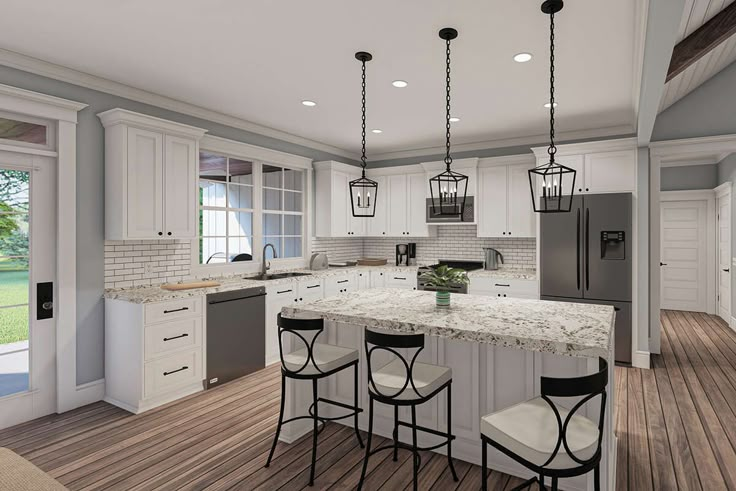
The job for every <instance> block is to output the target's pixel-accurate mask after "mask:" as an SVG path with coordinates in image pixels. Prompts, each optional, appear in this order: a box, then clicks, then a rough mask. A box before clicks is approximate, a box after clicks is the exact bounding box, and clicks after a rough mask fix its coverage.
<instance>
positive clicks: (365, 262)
mask: <svg viewBox="0 0 736 491" xmlns="http://www.w3.org/2000/svg"><path fill="white" fill-rule="evenodd" d="M387 262H388V259H373V258H370V257H361V258H360V259H358V266H385V265H386V263H387Z"/></svg>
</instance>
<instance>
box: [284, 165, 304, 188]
mask: <svg viewBox="0 0 736 491" xmlns="http://www.w3.org/2000/svg"><path fill="white" fill-rule="evenodd" d="M303 176H304V171H302V170H293V169H284V189H292V190H294V191H301V190H302V181H303V179H304V177H303Z"/></svg>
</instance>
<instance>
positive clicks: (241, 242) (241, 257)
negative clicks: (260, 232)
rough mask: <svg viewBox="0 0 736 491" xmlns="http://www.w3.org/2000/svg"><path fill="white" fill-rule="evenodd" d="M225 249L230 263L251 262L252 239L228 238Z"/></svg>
mask: <svg viewBox="0 0 736 491" xmlns="http://www.w3.org/2000/svg"><path fill="white" fill-rule="evenodd" d="M227 247H228V255H229V256H230V261H231V262H240V261H252V260H253V238H252V237H230V238H229V239H228V240H227Z"/></svg>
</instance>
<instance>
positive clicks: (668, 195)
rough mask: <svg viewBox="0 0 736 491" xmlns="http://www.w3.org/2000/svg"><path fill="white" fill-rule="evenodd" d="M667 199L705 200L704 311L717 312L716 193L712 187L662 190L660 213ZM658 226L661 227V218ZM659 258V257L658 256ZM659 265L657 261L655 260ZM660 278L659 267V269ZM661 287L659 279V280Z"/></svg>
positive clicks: (660, 245)
mask: <svg viewBox="0 0 736 491" xmlns="http://www.w3.org/2000/svg"><path fill="white" fill-rule="evenodd" d="M668 201H705V202H706V206H705V219H706V226H705V253H706V262H705V269H706V275H705V287H706V289H705V311H706V313H708V314H716V313H718V306H717V303H716V295H717V291H718V275H716V269H717V268H718V267H717V265H716V257H717V255H716V251H717V248H718V243H717V242H716V233H717V232H716V193H715V190H713V189H697V190H692V191H662V192H661V193H660V200H659V212H660V216H661V213H662V203H665V202H668ZM659 226H660V227H661V226H662V224H661V220H660V224H659ZM659 247H660V256H661V247H662V243H661V238H660V244H659ZM660 259H661V257H660ZM657 267H658V268H660V267H659V262H657ZM659 272H660V274H659V276H660V278H661V269H659ZM659 287H660V288H661V279H660V281H659Z"/></svg>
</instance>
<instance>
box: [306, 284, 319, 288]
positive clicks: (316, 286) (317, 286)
mask: <svg viewBox="0 0 736 491" xmlns="http://www.w3.org/2000/svg"><path fill="white" fill-rule="evenodd" d="M319 287H320V285H311V286H308V287H307V288H319Z"/></svg>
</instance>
